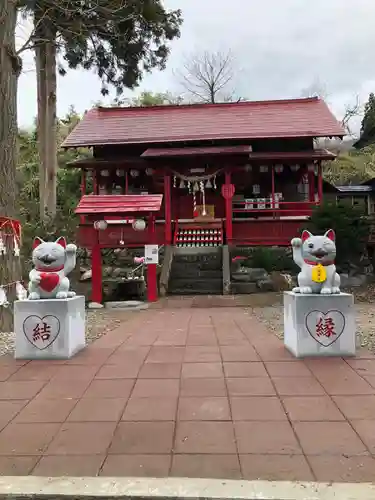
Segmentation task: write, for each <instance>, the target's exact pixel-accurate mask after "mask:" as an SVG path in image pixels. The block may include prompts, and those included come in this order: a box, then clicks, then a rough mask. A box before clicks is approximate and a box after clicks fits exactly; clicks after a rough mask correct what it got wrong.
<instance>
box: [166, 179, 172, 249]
mask: <svg viewBox="0 0 375 500" xmlns="http://www.w3.org/2000/svg"><path fill="white" fill-rule="evenodd" d="M164 218H165V244H166V245H171V244H172V203H171V176H170V175H169V174H164Z"/></svg>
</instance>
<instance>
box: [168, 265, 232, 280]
mask: <svg viewBox="0 0 375 500" xmlns="http://www.w3.org/2000/svg"><path fill="white" fill-rule="evenodd" d="M222 275H223V273H222V270H221V269H200V268H197V267H194V266H184V267H177V268H173V267H172V270H171V273H170V279H177V278H183V279H185V278H194V279H205V280H211V279H215V278H218V279H222Z"/></svg>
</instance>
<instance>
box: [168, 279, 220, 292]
mask: <svg viewBox="0 0 375 500" xmlns="http://www.w3.org/2000/svg"><path fill="white" fill-rule="evenodd" d="M184 287H185V288H187V289H193V288H194V289H195V288H197V289H199V288H214V289H221V288H222V287H223V279H222V277H221V276H220V277H219V278H211V279H209V280H208V279H202V278H190V277H184V278H174V277H172V278H171V279H170V280H169V286H168V289H172V288H184Z"/></svg>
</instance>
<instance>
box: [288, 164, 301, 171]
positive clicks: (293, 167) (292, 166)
mask: <svg viewBox="0 0 375 500" xmlns="http://www.w3.org/2000/svg"><path fill="white" fill-rule="evenodd" d="M290 170H291V171H292V172H298V170H299V165H290Z"/></svg>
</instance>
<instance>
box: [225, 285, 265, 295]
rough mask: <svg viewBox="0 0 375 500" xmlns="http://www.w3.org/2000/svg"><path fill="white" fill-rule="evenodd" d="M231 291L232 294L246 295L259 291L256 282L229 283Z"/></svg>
mask: <svg viewBox="0 0 375 500" xmlns="http://www.w3.org/2000/svg"><path fill="white" fill-rule="evenodd" d="M230 288H231V293H232V294H234V295H247V294H249V293H257V292H259V288H258V287H257V284H256V283H250V282H248V283H244V282H242V283H241V282H238V283H233V282H232V283H231V286H230Z"/></svg>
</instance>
